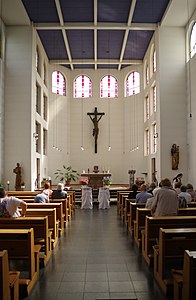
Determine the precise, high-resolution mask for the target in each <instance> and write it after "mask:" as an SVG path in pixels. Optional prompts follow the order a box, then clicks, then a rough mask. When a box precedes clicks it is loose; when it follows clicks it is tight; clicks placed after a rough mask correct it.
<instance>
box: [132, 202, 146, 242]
mask: <svg viewBox="0 0 196 300" xmlns="http://www.w3.org/2000/svg"><path fill="white" fill-rule="evenodd" d="M134 201H135V199H134ZM138 207H139V208H145V203H135V202H130V212H129V216H128V230H129V233H130V235H131V237H132V238H133V237H134V221H135V220H136V210H137V208H138Z"/></svg>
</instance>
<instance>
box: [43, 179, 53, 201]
mask: <svg viewBox="0 0 196 300" xmlns="http://www.w3.org/2000/svg"><path fill="white" fill-rule="evenodd" d="M42 193H44V194H46V195H48V197H49V198H52V190H51V189H50V184H49V183H48V182H45V183H44V188H43V190H42Z"/></svg>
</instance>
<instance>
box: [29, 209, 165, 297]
mask: <svg viewBox="0 0 196 300" xmlns="http://www.w3.org/2000/svg"><path fill="white" fill-rule="evenodd" d="M28 299H30V300H35V299H36V300H39V299H40V300H50V299H55V300H60V299H64V300H95V299H138V300H155V299H156V300H165V299H169V298H165V297H164V296H163V295H162V293H161V291H160V290H159V287H158V286H157V284H156V282H155V281H154V279H153V275H152V270H149V269H148V267H147V266H146V264H145V262H144V261H143V259H142V256H141V252H140V251H138V249H137V247H135V244H134V242H133V241H132V240H131V239H130V236H129V234H128V233H127V230H126V228H125V226H123V225H122V223H121V222H120V220H119V218H118V216H117V213H116V205H112V206H111V208H110V209H109V210H98V209H97V208H96V207H95V208H94V209H93V210H92V211H91V210H81V209H76V212H75V216H74V217H73V219H72V221H71V222H70V223H69V225H68V227H67V228H66V230H65V233H64V235H63V236H62V237H61V238H60V239H59V244H58V245H57V247H56V248H55V250H54V253H53V255H52V257H51V259H50V261H49V262H48V265H47V266H46V267H45V268H44V269H42V271H41V274H40V279H39V282H38V283H37V284H36V286H35V288H34V290H33V292H32V294H31V296H30V297H28Z"/></svg>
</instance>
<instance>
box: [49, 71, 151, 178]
mask: <svg viewBox="0 0 196 300" xmlns="http://www.w3.org/2000/svg"><path fill="white" fill-rule="evenodd" d="M55 68H56V69H58V70H60V69H59V67H57V66H51V73H52V71H53V70H55ZM131 70H133V69H131V68H126V70H125V69H123V70H121V71H111V70H110V74H111V75H113V76H115V77H116V78H117V80H118V84H119V95H118V98H113V99H101V98H100V96H99V83H100V80H101V78H102V77H103V76H104V75H106V74H108V71H107V70H104V71H100V70H97V71H96V72H95V71H94V70H85V71H84V72H83V73H82V72H81V71H78V70H75V71H69V70H66V69H64V68H61V70H60V71H61V72H62V73H63V74H64V75H65V77H66V80H67V88H68V91H67V95H66V96H65V97H63V96H57V95H54V94H52V93H51V95H50V125H49V131H50V139H49V150H48V151H49V176H51V177H52V179H53V181H55V180H54V172H55V171H56V169H57V168H62V165H63V164H65V165H71V166H72V167H73V168H75V169H76V170H77V171H78V172H79V173H81V172H82V171H83V170H85V171H86V172H87V170H88V169H89V170H90V171H92V170H93V166H94V165H98V166H99V170H100V171H103V170H108V169H109V170H110V172H111V173H112V181H113V183H128V182H129V178H128V177H129V176H128V170H129V169H132V168H134V169H136V170H137V173H136V176H141V173H142V172H145V169H146V168H145V167H144V161H143V159H141V157H142V158H143V127H142V122H141V120H142V116H143V104H142V101H141V96H140V94H139V95H136V96H134V97H135V103H136V104H135V108H134V110H133V105H132V104H131V98H132V97H128V98H125V97H124V82H125V77H126V76H127V74H128V73H130V72H131ZM134 70H138V71H139V72H140V73H141V71H142V68H141V66H140V67H135V68H134ZM81 74H86V75H87V76H89V77H90V78H91V80H92V84H93V96H92V98H91V99H74V98H73V81H74V79H75V78H76V77H77V76H78V75H81ZM141 78H142V75H141ZM61 101H62V104H57V105H62V109H63V119H62V120H61V112H59V115H58V118H57V120H56V116H55V111H56V107H55V105H56V104H55V103H61ZM95 107H97V108H98V112H104V113H105V115H104V116H103V117H102V119H101V120H100V121H99V137H98V151H97V153H95V151H94V137H93V136H92V132H93V123H92V121H91V120H90V118H89V117H88V115H87V113H88V112H93V111H94V108H95ZM69 108H70V111H69ZM136 109H137V112H136ZM82 112H83V115H82ZM109 112H110V114H109ZM138 112H139V113H138ZM133 119H134V122H135V125H134V129H132V128H131V124H133V123H131V122H133ZM56 122H58V124H57V128H58V133H57V140H58V141H59V143H60V144H62V145H63V147H62V151H60V152H59V151H57V150H56V149H53V147H52V145H53V143H54V140H56V137H53V134H52V132H53V131H55V130H56V129H55V128H56V125H55V124H56ZM61 128H63V134H62V132H61ZM69 129H70V131H69ZM133 131H134V139H135V141H134V142H135V143H136V139H138V144H139V146H140V147H139V150H137V151H134V152H130V148H131V143H133V141H131V138H130V136H131V133H133ZM55 135H56V133H55ZM136 135H137V137H136ZM132 139H133V137H132ZM109 144H110V146H111V151H108V147H109ZM81 146H83V147H84V151H82V150H81Z"/></svg>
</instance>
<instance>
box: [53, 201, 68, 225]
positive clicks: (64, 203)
mask: <svg viewBox="0 0 196 300" xmlns="http://www.w3.org/2000/svg"><path fill="white" fill-rule="evenodd" d="M69 200H70V197H69V196H68V197H67V198H66V199H51V200H50V203H62V209H63V215H64V227H65V225H66V224H67V223H68V220H69V218H68V212H69V211H68V203H69Z"/></svg>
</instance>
